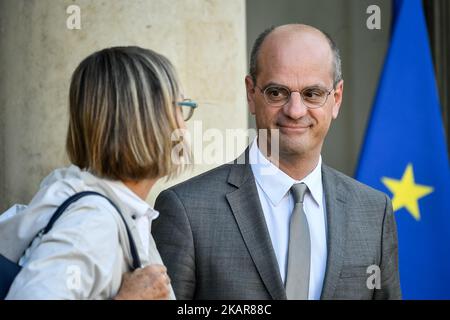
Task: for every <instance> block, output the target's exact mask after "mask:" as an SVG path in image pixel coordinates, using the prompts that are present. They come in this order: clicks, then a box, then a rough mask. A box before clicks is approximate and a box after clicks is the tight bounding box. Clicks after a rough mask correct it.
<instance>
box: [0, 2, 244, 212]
mask: <svg viewBox="0 0 450 320" xmlns="http://www.w3.org/2000/svg"><path fill="white" fill-rule="evenodd" d="M70 5H77V6H78V7H79V8H80V17H81V20H80V21H81V25H80V26H81V29H69V28H68V27H67V20H68V19H71V17H72V18H73V17H74V16H73V15H72V14H73V12H71V13H67V12H66V10H67V8H68V7H69V6H70ZM71 21H72V20H71ZM72 22H73V21H72ZM117 45H138V46H142V47H147V48H151V49H153V50H155V51H157V52H160V53H162V54H164V55H166V56H167V57H168V58H169V59H170V60H171V61H172V62H173V63H174V65H175V66H176V68H177V69H178V71H179V75H180V78H181V81H182V83H183V86H184V92H185V95H186V96H189V97H192V98H194V99H198V100H199V101H200V102H207V103H204V104H203V105H201V107H200V108H199V109H198V110H197V111H196V113H195V115H194V117H193V120H194V121H200V120H201V121H202V122H201V126H202V128H203V131H205V130H208V129H210V128H217V129H218V130H219V131H220V132H221V133H223V134H224V133H225V130H226V129H233V128H247V124H248V119H247V118H248V116H247V107H246V101H245V87H244V76H245V73H246V33H245V1H244V0H227V1H222V0H171V1H166V0H133V1H122V0H104V1H100V0H74V1H69V0H58V1H55V0H1V1H0V48H1V49H0V75H1V77H0V168H1V169H0V211H4V210H5V209H6V208H8V207H9V206H10V205H12V204H13V203H27V202H29V200H30V199H31V197H32V196H33V194H34V193H35V192H36V190H37V189H38V186H39V183H40V181H41V180H42V178H43V177H45V176H46V175H47V174H48V173H49V172H50V171H52V170H53V169H54V168H57V167H60V166H64V165H67V164H68V160H67V157H66V156H65V150H64V143H65V136H66V127H67V120H68V112H67V95H68V87H69V81H70V76H71V73H72V72H73V70H74V69H75V67H76V66H77V64H78V63H79V62H80V61H81V60H82V59H83V58H84V57H85V56H87V55H88V54H90V53H92V52H94V51H96V50H98V49H101V48H104V47H110V46H117ZM197 125H199V122H197ZM189 128H190V129H191V130H192V129H193V122H192V123H190V124H189ZM195 138H196V139H199V138H200V139H203V137H202V136H200V137H199V136H197V137H195ZM239 151H242V150H237V151H236V152H239ZM228 153H229V154H226V155H225V156H226V158H227V159H229V158H231V157H233V156H234V153H233V154H231V153H232V152H231V153H230V152H228ZM214 166H216V164H214V163H212V164H211V163H210V164H205V163H203V164H198V165H196V166H195V167H194V169H193V171H190V172H188V173H186V174H184V175H183V176H182V177H179V178H178V179H177V180H176V181H171V182H169V183H167V182H163V181H161V182H159V183H158V184H157V185H156V186H155V188H154V189H153V190H152V192H151V195H150V197H149V199H148V200H149V201H150V202H153V201H154V199H155V197H156V195H157V194H158V193H159V192H160V190H162V189H164V188H166V187H167V186H168V185H170V184H173V183H175V182H177V181H180V180H182V179H186V178H187V177H189V176H192V175H196V174H198V173H200V172H202V171H205V170H207V169H209V168H211V167H214Z"/></svg>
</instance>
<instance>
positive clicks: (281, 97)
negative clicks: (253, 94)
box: [264, 86, 291, 107]
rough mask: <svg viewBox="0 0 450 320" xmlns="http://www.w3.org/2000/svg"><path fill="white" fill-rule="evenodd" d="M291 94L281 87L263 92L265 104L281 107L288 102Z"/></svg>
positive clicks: (272, 87)
mask: <svg viewBox="0 0 450 320" xmlns="http://www.w3.org/2000/svg"><path fill="white" fill-rule="evenodd" d="M290 95H291V93H290V92H289V89H287V88H283V87H276V86H270V87H267V88H266V89H265V90H264V98H265V99H266V102H267V103H268V104H270V105H272V106H275V107H277V106H282V105H284V104H286V103H287V102H288V101H289V97H290Z"/></svg>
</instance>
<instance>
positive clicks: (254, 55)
mask: <svg viewBox="0 0 450 320" xmlns="http://www.w3.org/2000/svg"><path fill="white" fill-rule="evenodd" d="M316 29H317V28H316ZM273 30H275V27H274V26H271V27H269V28H267V29H266V30H264V31H263V32H262V33H261V34H259V36H258V37H257V38H256V40H255V42H254V44H253V47H252V51H251V53H250V76H251V77H252V80H253V83H256V76H257V75H258V56H259V51H260V49H261V46H262V44H263V42H264V40H265V39H266V37H267V36H268V35H269V34H270V33H272V31H273ZM317 30H319V29H317ZM319 31H320V32H322V34H323V35H324V36H325V38H326V39H327V40H328V43H329V45H330V48H331V51H332V53H333V86H334V87H336V85H337V84H338V83H339V81H341V80H342V67H341V56H340V53H339V49H338V47H337V45H336V43H335V42H334V40H333V38H331V36H330V35H329V34H327V33H326V32H324V31H322V30H319Z"/></svg>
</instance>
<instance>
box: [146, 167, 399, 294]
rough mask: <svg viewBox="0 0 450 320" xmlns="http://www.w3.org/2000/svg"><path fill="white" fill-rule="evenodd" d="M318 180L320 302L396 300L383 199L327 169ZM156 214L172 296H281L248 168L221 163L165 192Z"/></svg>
mask: <svg viewBox="0 0 450 320" xmlns="http://www.w3.org/2000/svg"><path fill="white" fill-rule="evenodd" d="M322 179H323V188H324V194H325V201H326V212H327V249H328V256H327V266H326V273H325V279H324V284H323V289H322V295H321V298H322V299H400V298H401V292H400V283H399V273H398V257H397V232H396V225H395V221H394V216H393V213H392V207H391V202H390V200H389V198H388V197H387V196H386V195H385V194H383V193H381V192H378V191H376V190H374V189H371V188H369V187H367V186H365V185H363V184H361V183H359V182H357V181H355V180H353V179H352V178H350V177H347V176H345V175H344V174H342V173H340V172H338V171H336V170H334V169H332V168H330V167H327V166H326V165H323V166H322ZM155 209H156V210H158V211H159V212H160V215H159V218H158V219H156V220H155V221H154V223H153V226H152V233H153V236H154V238H155V241H156V244H157V247H158V250H159V252H160V254H161V257H162V259H163V262H164V264H165V265H166V266H167V269H168V273H169V276H170V278H171V280H172V285H173V288H174V290H175V295H176V297H177V299H286V292H285V288H284V286H283V282H282V280H281V277H280V272H279V268H278V263H277V261H276V257H275V253H274V250H273V247H272V243H271V239H270V236H269V232H268V229H267V226H266V223H265V219H264V214H263V212H262V208H261V204H260V201H259V196H258V191H257V188H256V184H255V179H254V176H253V173H252V170H251V167H250V165H249V164H235V163H230V164H225V165H222V166H220V167H218V168H216V169H213V170H211V171H209V172H206V173H204V174H202V175H199V176H197V177H194V178H192V179H190V180H188V181H186V182H184V183H181V184H179V185H177V186H174V187H172V188H170V189H168V190H165V191H163V192H161V194H160V195H159V196H158V198H157V200H156V204H155ZM371 265H375V266H378V267H379V268H380V271H381V272H380V274H379V275H380V277H381V281H380V283H379V285H380V289H372V288H373V287H374V285H376V281H375V279H374V276H372V277H371V278H370V279H369V277H370V276H371V275H374V273H373V272H374V271H373V270H372V269H369V271H370V272H372V273H367V270H368V267H369V266H371ZM368 280H369V281H368ZM368 282H369V287H370V288H369V287H368V285H367V283H368Z"/></svg>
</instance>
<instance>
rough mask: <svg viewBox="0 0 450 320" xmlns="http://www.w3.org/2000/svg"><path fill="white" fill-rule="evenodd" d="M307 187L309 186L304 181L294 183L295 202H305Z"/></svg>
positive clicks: (292, 188)
mask: <svg viewBox="0 0 450 320" xmlns="http://www.w3.org/2000/svg"><path fill="white" fill-rule="evenodd" d="M307 189H308V187H307V186H306V184H304V183H303V182H301V183H296V184H293V185H292V187H291V191H292V196H293V197H294V203H303V199H304V198H305V193H306V190H307Z"/></svg>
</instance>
